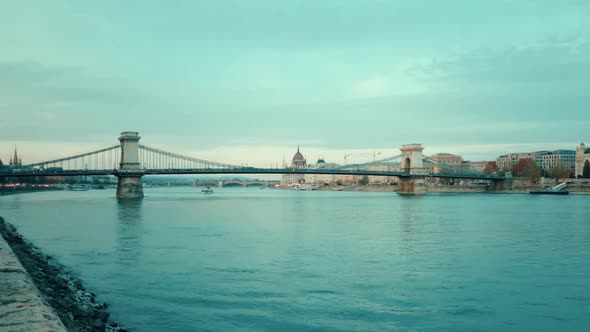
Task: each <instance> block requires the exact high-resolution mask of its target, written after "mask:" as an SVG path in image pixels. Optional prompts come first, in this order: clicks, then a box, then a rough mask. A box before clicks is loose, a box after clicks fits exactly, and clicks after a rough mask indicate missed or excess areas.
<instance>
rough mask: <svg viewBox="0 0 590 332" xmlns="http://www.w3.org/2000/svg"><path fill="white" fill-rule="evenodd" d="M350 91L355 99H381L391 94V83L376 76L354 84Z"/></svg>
mask: <svg viewBox="0 0 590 332" xmlns="http://www.w3.org/2000/svg"><path fill="white" fill-rule="evenodd" d="M352 91H353V94H354V95H355V96H357V97H381V96H385V95H387V94H391V83H390V81H389V80H387V79H385V78H383V77H378V76H377V77H373V78H369V79H365V80H360V81H356V82H354V83H353V86H352Z"/></svg>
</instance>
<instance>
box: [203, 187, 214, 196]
mask: <svg viewBox="0 0 590 332" xmlns="http://www.w3.org/2000/svg"><path fill="white" fill-rule="evenodd" d="M201 192H202V193H203V194H212V193H213V189H211V187H203V188H201Z"/></svg>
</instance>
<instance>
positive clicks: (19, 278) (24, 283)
mask: <svg viewBox="0 0 590 332" xmlns="http://www.w3.org/2000/svg"><path fill="white" fill-rule="evenodd" d="M0 235H2V236H0V331H3V332H4V331H6V332H9V331H10V332H20V331H23V332H24V331H41V332H45V331H47V332H49V331H51V332H53V331H56V332H58V331H60V332H61V331H121V332H124V331H126V329H124V328H122V327H120V326H119V325H118V324H117V323H115V322H112V321H110V320H109V313H108V312H107V310H106V309H107V305H106V304H105V303H97V302H96V298H95V297H96V295H95V294H94V293H93V292H90V291H88V290H86V289H85V288H84V286H83V284H82V282H81V281H80V280H77V279H76V278H74V277H72V276H70V275H69V274H68V273H66V272H65V271H64V269H63V267H62V266H61V265H59V264H58V263H57V262H56V261H55V260H54V259H53V258H52V257H50V256H48V255H45V254H43V253H42V252H41V251H40V250H39V249H38V248H36V247H35V246H33V245H32V244H31V243H30V242H28V241H27V240H25V239H24V238H23V237H22V236H21V235H20V234H19V233H18V232H17V230H16V228H15V227H14V226H12V225H10V224H8V223H5V222H4V219H2V218H1V217H0Z"/></svg>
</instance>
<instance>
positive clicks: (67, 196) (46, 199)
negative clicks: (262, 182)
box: [0, 188, 590, 331]
mask: <svg viewBox="0 0 590 332" xmlns="http://www.w3.org/2000/svg"><path fill="white" fill-rule="evenodd" d="M145 194H146V198H145V199H143V200H142V201H118V200H117V199H115V198H114V196H115V193H114V191H113V190H102V191H99V190H96V191H86V192H44V193H32V194H24V195H13V196H5V197H0V215H2V216H4V217H5V219H6V220H7V221H8V222H11V223H13V224H15V225H17V226H18V227H19V230H20V232H21V233H22V234H23V235H24V236H25V237H27V238H28V239H30V240H31V241H33V242H34V243H35V244H36V245H37V246H39V247H40V248H41V249H42V250H43V251H44V252H46V253H47V254H51V255H54V256H55V257H56V258H57V259H58V260H59V261H60V262H61V263H63V264H65V265H66V266H67V267H68V268H69V269H70V270H71V271H72V273H73V274H75V275H76V276H78V277H80V278H82V279H83V280H84V282H85V284H86V286H87V287H88V288H90V289H92V290H93V291H95V292H96V293H97V294H98V296H99V300H101V301H106V302H108V303H109V304H110V310H111V314H112V318H113V319H114V320H115V321H117V322H119V323H120V324H122V325H124V326H126V327H128V328H131V329H132V330H134V331H582V330H586V331H588V330H590V196H577V195H569V196H533V195H493V194H488V195H485V194H446V195H443V194H440V195H435V194H431V195H425V196H421V197H403V196H398V195H396V194H395V193H370V192H317V191H316V192H297V191H281V190H272V189H264V190H260V189H257V188H215V193H214V194H212V195H203V194H201V193H200V192H199V189H198V188H146V191H145Z"/></svg>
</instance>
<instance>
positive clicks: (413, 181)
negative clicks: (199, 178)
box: [0, 132, 504, 198]
mask: <svg viewBox="0 0 590 332" xmlns="http://www.w3.org/2000/svg"><path fill="white" fill-rule="evenodd" d="M140 138H141V137H140V136H139V133H138V132H123V133H121V136H120V137H119V142H120V144H117V145H113V146H110V147H107V148H103V149H100V150H96V151H91V152H87V153H83V154H78V155H74V156H69V157H64V158H59V159H53V160H48V161H43V162H37V163H32V164H28V165H24V166H21V167H17V168H14V167H13V168H4V169H0V177H15V176H18V177H30V176H32V177H43V176H92V175H107V176H116V177H117V178H118V185H117V197H119V198H141V197H143V185H142V181H141V178H142V177H143V176H145V175H164V174H178V175H189V174H190V175H204V174H324V175H354V176H364V175H367V176H386V177H397V178H399V184H398V192H399V193H405V194H420V193H423V192H424V191H425V190H424V179H426V178H452V179H471V180H490V182H491V183H492V184H494V185H497V184H498V183H501V182H502V181H503V180H504V177H502V176H497V175H488V174H483V173H477V172H470V171H467V170H465V169H462V168H460V167H456V166H452V165H447V164H444V163H441V162H438V161H435V160H432V159H431V158H429V157H427V156H424V155H423V154H422V150H423V148H422V146H421V145H420V144H406V145H403V146H402V147H401V149H400V151H401V153H400V154H398V155H395V156H392V157H387V158H383V159H380V160H374V161H372V162H368V163H363V164H349V165H345V166H341V167H338V168H329V169H327V168H257V167H244V166H237V165H231V164H226V163H221V162H215V161H209V160H204V159H199V158H194V157H189V156H184V155H180V154H177V153H172V152H168V151H164V150H161V149H157V148H153V147H149V146H145V145H142V144H139V140H140ZM390 169H391V170H390Z"/></svg>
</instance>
